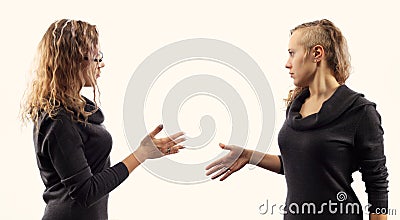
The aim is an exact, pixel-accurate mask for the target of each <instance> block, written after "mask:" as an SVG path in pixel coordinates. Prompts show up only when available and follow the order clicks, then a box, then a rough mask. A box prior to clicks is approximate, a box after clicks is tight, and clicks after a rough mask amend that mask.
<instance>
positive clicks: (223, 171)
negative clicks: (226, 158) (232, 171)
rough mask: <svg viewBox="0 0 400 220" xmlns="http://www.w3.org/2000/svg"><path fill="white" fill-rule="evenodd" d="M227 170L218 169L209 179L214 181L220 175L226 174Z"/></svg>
mask: <svg viewBox="0 0 400 220" xmlns="http://www.w3.org/2000/svg"><path fill="white" fill-rule="evenodd" d="M228 170H229V169H228V168H227V167H225V168H224V169H220V170H219V171H218V173H217V174H215V175H214V176H212V177H211V179H216V178H218V177H220V176H221V175H222V174H224V173H226V172H227V171H228Z"/></svg>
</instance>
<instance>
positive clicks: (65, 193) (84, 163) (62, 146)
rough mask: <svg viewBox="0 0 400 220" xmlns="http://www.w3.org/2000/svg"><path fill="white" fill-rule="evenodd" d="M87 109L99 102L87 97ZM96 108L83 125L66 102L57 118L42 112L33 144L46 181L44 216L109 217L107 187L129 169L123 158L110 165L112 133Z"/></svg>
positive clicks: (119, 181)
mask: <svg viewBox="0 0 400 220" xmlns="http://www.w3.org/2000/svg"><path fill="white" fill-rule="evenodd" d="M86 102H87V105H86V107H85V109H86V110H87V111H90V110H93V109H94V104H93V102H91V101H90V100H88V99H86ZM103 121H104V116H103V113H102V112H101V110H100V109H99V110H97V111H96V112H95V113H94V114H93V115H91V116H90V117H89V118H88V123H87V124H86V125H84V124H83V123H79V122H76V121H73V120H71V116H70V114H68V113H67V112H66V111H65V109H63V108H61V109H60V111H59V112H58V114H57V115H56V116H55V117H54V118H53V119H52V118H50V117H49V116H48V115H47V114H42V116H41V117H40V119H39V123H38V127H37V128H38V129H39V133H36V132H35V130H36V129H37V128H36V127H35V129H34V145H35V152H36V159H37V164H38V167H39V170H40V175H41V177H42V180H43V183H44V185H45V187H46V189H45V191H44V193H43V199H44V201H45V202H46V204H47V205H46V209H45V212H44V216H43V219H57V220H63V219H74V220H78V219H85V220H86V219H101V220H102V219H108V216H107V201H108V193H109V192H110V191H111V190H113V189H114V188H115V187H117V186H118V185H119V184H120V183H121V182H122V181H124V180H125V179H126V178H127V177H128V175H129V173H128V170H127V168H126V166H125V165H124V164H123V163H122V162H121V163H118V164H116V165H114V166H113V167H110V157H109V155H110V151H111V146H112V138H111V135H110V134H109V133H108V132H107V130H106V129H105V127H104V126H103V125H102V122H103Z"/></svg>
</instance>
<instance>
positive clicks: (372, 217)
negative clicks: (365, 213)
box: [369, 213, 387, 220]
mask: <svg viewBox="0 0 400 220" xmlns="http://www.w3.org/2000/svg"><path fill="white" fill-rule="evenodd" d="M386 219H387V215H377V214H373V213H371V214H369V220H386Z"/></svg>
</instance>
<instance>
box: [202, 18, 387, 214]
mask: <svg viewBox="0 0 400 220" xmlns="http://www.w3.org/2000/svg"><path fill="white" fill-rule="evenodd" d="M288 52H289V59H288V61H287V63H286V65H285V67H286V68H287V69H288V70H289V75H290V77H291V78H293V82H294V85H295V86H296V88H295V89H294V90H293V91H290V92H289V98H288V100H287V104H288V106H287V111H286V120H285V122H284V124H283V126H282V128H281V130H280V132H279V135H278V144H279V148H280V151H281V155H270V154H264V153H261V152H256V151H252V150H248V149H243V148H241V147H238V146H234V145H225V144H220V147H221V148H222V149H225V150H229V154H227V155H226V156H225V157H223V158H220V159H218V160H216V161H215V162H213V163H211V164H210V165H209V166H207V167H206V169H207V170H208V172H207V175H211V174H213V173H215V172H217V173H216V174H214V175H213V176H212V178H218V177H219V176H221V175H223V176H222V177H221V180H224V179H226V178H227V177H228V176H230V175H231V174H232V173H234V172H236V171H238V170H239V169H241V168H242V167H244V166H245V165H246V164H248V163H250V164H253V165H257V166H259V167H262V168H264V169H267V170H269V171H273V172H276V173H279V174H284V175H285V178H286V183H287V197H286V204H285V209H284V212H283V213H284V214H285V217H284V219H285V220H297V219H307V220H312V219H318V220H320V219H324V220H330V219H331V220H334V219H335V220H339V219H349V220H350V219H352V220H353V219H354V220H356V219H357V220H359V219H362V218H363V211H364V210H363V207H361V204H360V201H359V200H358V198H357V196H356V193H355V192H354V190H353V188H352V187H351V183H352V182H353V178H352V173H354V172H355V171H357V170H359V171H360V172H361V173H362V179H363V181H364V182H365V185H366V192H367V193H368V202H369V204H370V207H369V212H370V219H380V220H383V219H386V215H385V213H384V212H385V210H387V206H388V191H387V188H388V181H387V177H388V173H387V168H386V165H385V163H386V157H385V155H384V147H383V129H382V127H381V117H380V115H379V114H378V112H377V111H376V109H375V107H376V105H375V104H374V103H373V102H370V101H368V100H367V99H366V98H364V95H362V94H360V93H357V92H354V91H352V90H351V89H350V88H348V87H347V86H346V85H345V81H346V79H347V78H348V77H349V69H350V56H349V53H348V49H347V43H346V39H345V38H344V36H343V35H342V32H341V31H340V30H339V28H337V27H336V26H335V25H334V24H333V23H332V22H331V21H329V20H326V19H323V20H318V21H314V22H309V23H304V24H301V25H299V26H297V27H296V28H294V29H293V30H291V38H290V40H289V48H288Z"/></svg>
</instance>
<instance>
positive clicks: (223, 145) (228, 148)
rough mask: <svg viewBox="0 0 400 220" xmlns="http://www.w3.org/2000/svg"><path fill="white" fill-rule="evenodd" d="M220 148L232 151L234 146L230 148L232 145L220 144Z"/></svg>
mask: <svg viewBox="0 0 400 220" xmlns="http://www.w3.org/2000/svg"><path fill="white" fill-rule="evenodd" d="M219 146H220V147H221V148H222V149H224V150H232V146H230V145H226V144H223V143H219Z"/></svg>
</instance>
